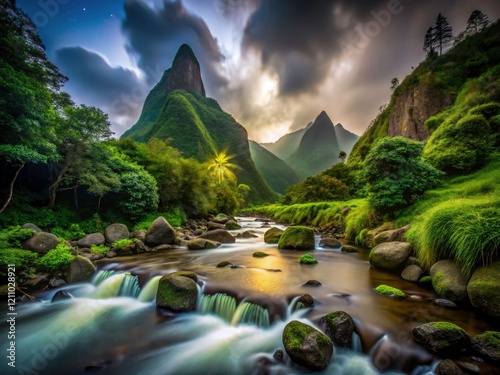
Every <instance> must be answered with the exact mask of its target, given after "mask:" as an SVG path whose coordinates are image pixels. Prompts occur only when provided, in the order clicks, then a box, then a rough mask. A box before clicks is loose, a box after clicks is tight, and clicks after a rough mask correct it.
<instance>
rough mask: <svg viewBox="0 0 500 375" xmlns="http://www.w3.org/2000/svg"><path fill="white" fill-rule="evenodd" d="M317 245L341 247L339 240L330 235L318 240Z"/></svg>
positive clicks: (332, 247)
mask: <svg viewBox="0 0 500 375" xmlns="http://www.w3.org/2000/svg"><path fill="white" fill-rule="evenodd" d="M319 246H323V247H327V248H331V249H336V248H338V247H341V246H342V244H341V243H340V241H339V240H337V239H335V238H332V237H324V238H322V239H321V240H320V241H319Z"/></svg>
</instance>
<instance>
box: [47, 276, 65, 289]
mask: <svg viewBox="0 0 500 375" xmlns="http://www.w3.org/2000/svg"><path fill="white" fill-rule="evenodd" d="M66 284H67V282H66V281H64V280H63V279H62V278H61V277H60V276H54V277H53V278H51V279H50V281H49V288H60V287H61V286H64V285H66Z"/></svg>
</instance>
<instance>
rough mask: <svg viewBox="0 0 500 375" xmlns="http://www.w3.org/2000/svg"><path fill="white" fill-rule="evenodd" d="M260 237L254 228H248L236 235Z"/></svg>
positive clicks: (240, 236)
mask: <svg viewBox="0 0 500 375" xmlns="http://www.w3.org/2000/svg"><path fill="white" fill-rule="evenodd" d="M257 237H259V236H258V235H256V234H255V232H254V231H253V230H246V231H244V232H242V233H238V234H237V235H236V238H257Z"/></svg>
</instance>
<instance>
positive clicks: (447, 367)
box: [435, 359, 463, 375]
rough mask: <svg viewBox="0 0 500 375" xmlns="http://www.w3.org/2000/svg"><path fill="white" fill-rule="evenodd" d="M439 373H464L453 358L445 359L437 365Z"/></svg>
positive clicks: (446, 374)
mask: <svg viewBox="0 0 500 375" xmlns="http://www.w3.org/2000/svg"><path fill="white" fill-rule="evenodd" d="M435 372H436V374H437V375H463V371H462V370H460V367H458V365H457V364H456V363H455V362H453V361H452V360H451V359H445V360H443V361H441V362H439V364H438V365H437V366H436V370H435Z"/></svg>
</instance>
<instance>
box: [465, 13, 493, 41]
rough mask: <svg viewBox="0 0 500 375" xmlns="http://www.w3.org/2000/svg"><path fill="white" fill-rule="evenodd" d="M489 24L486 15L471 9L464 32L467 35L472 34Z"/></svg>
mask: <svg viewBox="0 0 500 375" xmlns="http://www.w3.org/2000/svg"><path fill="white" fill-rule="evenodd" d="M489 24H490V20H489V19H488V16H487V15H486V14H484V13H483V12H481V11H480V10H478V9H476V10H475V11H473V12H472V13H471V15H470V17H469V20H468V21H467V27H466V28H465V33H466V34H467V36H469V35H474V34H476V33H478V32H480V31H482V30H484V29H485V28H486V27H488V25H489Z"/></svg>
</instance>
